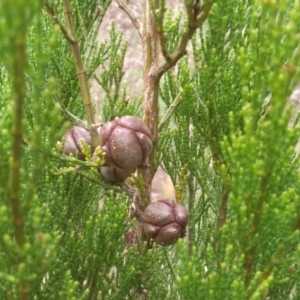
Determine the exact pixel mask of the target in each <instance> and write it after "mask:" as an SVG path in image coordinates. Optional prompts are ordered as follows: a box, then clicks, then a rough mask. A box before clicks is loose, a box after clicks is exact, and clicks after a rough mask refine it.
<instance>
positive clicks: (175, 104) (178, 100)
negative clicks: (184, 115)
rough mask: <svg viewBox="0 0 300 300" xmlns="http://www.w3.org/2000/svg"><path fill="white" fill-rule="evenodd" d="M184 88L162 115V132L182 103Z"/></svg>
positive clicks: (195, 72)
mask: <svg viewBox="0 0 300 300" xmlns="http://www.w3.org/2000/svg"><path fill="white" fill-rule="evenodd" d="M197 71H198V68H197V67H196V68H195V70H194V72H193V74H192V76H191V78H190V80H189V83H191V82H192V81H193V80H194V78H195V76H196V75H197ZM182 91H183V90H182V89H180V91H179V93H178V94H177V96H176V98H175V100H174V101H173V102H172V103H171V104H170V106H169V108H168V109H167V111H166V113H165V114H164V116H163V117H162V119H161V121H160V123H159V125H158V131H159V132H161V131H162V129H163V128H164V126H165V125H166V123H167V121H168V120H169V119H170V117H171V115H172V114H173V112H174V110H175V109H176V108H177V107H178V106H179V105H180V104H181V103H182V101H183V99H182V97H181V94H182Z"/></svg>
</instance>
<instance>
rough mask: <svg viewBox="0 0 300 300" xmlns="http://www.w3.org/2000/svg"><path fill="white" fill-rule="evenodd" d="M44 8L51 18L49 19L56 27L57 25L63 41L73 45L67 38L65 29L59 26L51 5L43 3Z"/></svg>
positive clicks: (46, 2) (68, 37)
mask: <svg viewBox="0 0 300 300" xmlns="http://www.w3.org/2000/svg"><path fill="white" fill-rule="evenodd" d="M44 8H45V10H46V12H47V13H48V14H49V16H50V17H51V19H52V20H53V21H54V23H55V24H56V25H58V27H59V29H60V31H61V32H62V34H63V35H64V37H65V39H66V40H67V41H68V42H69V43H73V42H74V41H73V40H72V38H71V37H70V36H69V34H68V32H67V30H66V29H65V27H64V26H63V25H62V24H61V22H60V21H59V19H58V18H57V15H56V14H55V12H54V9H53V7H51V5H50V4H49V2H48V1H45V3H44Z"/></svg>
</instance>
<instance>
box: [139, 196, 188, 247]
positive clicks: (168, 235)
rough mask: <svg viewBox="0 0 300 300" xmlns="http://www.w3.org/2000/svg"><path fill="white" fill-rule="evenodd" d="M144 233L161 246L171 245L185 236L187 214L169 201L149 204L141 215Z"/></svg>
mask: <svg viewBox="0 0 300 300" xmlns="http://www.w3.org/2000/svg"><path fill="white" fill-rule="evenodd" d="M143 222H144V232H145V234H146V236H147V237H148V238H151V239H153V241H154V242H155V243H157V244H159V245H161V246H169V245H173V244H174V243H176V242H177V240H178V239H179V238H182V237H184V236H185V234H186V226H187V223H188V212H187V210H186V209H185V208H184V207H183V206H182V205H180V204H176V203H175V202H174V201H173V200H171V199H164V200H159V201H157V202H152V203H150V204H149V205H148V206H147V207H146V209H145V211H144V214H143Z"/></svg>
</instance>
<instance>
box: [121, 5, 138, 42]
mask: <svg viewBox="0 0 300 300" xmlns="http://www.w3.org/2000/svg"><path fill="white" fill-rule="evenodd" d="M116 2H117V3H118V5H119V7H120V8H121V9H122V10H124V12H125V13H126V14H127V16H128V17H129V19H130V20H131V23H132V24H133V26H134V27H135V28H136V29H137V30H138V33H139V35H140V37H141V38H142V37H143V33H142V28H143V22H142V21H141V18H140V16H139V15H138V14H137V13H136V12H135V11H134V9H133V8H132V7H131V6H130V4H129V3H125V1H123V0H116Z"/></svg>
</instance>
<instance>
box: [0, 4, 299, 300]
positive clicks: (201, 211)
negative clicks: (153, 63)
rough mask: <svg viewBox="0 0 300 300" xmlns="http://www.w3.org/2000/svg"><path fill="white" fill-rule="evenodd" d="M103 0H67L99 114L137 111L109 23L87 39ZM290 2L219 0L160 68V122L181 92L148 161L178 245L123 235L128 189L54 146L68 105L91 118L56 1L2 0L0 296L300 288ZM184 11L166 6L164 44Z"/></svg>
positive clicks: (120, 42) (294, 8)
mask: <svg viewBox="0 0 300 300" xmlns="http://www.w3.org/2000/svg"><path fill="white" fill-rule="evenodd" d="M192 2H193V1H189V0H186V1H185V3H186V4H191V3H192ZM203 2H205V1H203ZM160 3H162V4H164V2H163V1H160ZM193 3H194V2H193ZM195 3H196V1H195ZM109 5H110V1H95V0H88V1H79V0H74V1H72V6H73V18H74V22H75V31H76V34H77V37H78V41H79V46H80V51H81V53H82V56H83V58H84V59H83V60H84V66H85V68H86V70H87V76H88V78H89V80H90V83H91V84H93V86H94V85H99V86H101V89H100V90H99V91H100V92H101V95H95V94H93V95H94V97H95V98H98V99H99V101H101V105H100V106H99V107H100V108H101V111H99V110H98V111H97V113H99V114H100V113H101V116H98V119H100V120H102V121H108V120H111V119H113V118H114V117H115V116H122V115H128V114H132V115H137V116H141V115H142V107H141V101H142V95H141V91H142V87H141V86H138V87H136V89H135V88H132V87H130V89H129V90H130V93H128V87H126V86H125V85H124V84H123V82H122V79H123V76H125V75H124V73H123V72H124V68H123V65H124V60H125V57H126V56H125V53H126V49H127V42H126V41H125V40H124V39H122V33H121V32H119V31H118V30H117V29H116V28H117V24H116V26H114V25H112V26H111V27H110V31H109V35H108V38H107V40H105V41H103V42H101V43H97V30H96V29H97V28H98V27H97V26H98V25H99V26H100V25H101V21H102V18H103V17H104V15H105V12H106V10H107V9H108V7H109ZM299 8H300V7H299V1H292V0H287V1H267V0H265V1H248V0H247V1H246V0H245V1H242V0H239V1H215V4H214V5H213V7H212V9H211V12H210V15H209V17H208V21H207V22H206V23H205V24H204V25H203V26H202V27H201V28H200V29H199V30H197V31H196V33H195V35H194V36H193V38H192V41H191V43H190V45H189V51H188V54H189V55H188V56H185V57H184V58H182V59H181V60H180V62H179V63H178V65H177V66H176V67H175V68H173V69H171V70H170V71H169V72H167V73H166V74H165V75H164V77H163V79H162V83H161V85H160V103H161V113H160V121H161V120H162V119H163V115H164V112H165V110H166V109H167V108H168V107H170V105H172V103H173V102H174V101H176V99H179V103H180V105H179V106H178V107H177V108H176V109H175V110H174V112H173V114H172V115H171V118H170V119H168V120H167V122H166V124H165V126H164V127H163V129H162V131H161V132H160V141H159V145H158V152H157V154H158V161H159V164H160V165H161V166H162V167H163V168H164V169H165V170H166V171H167V172H168V174H169V175H170V176H171V178H172V181H173V183H174V185H176V186H177V192H178V191H179V193H177V195H178V196H179V197H181V199H180V200H182V201H183V204H184V205H185V206H186V207H187V209H188V211H189V214H190V222H189V225H188V235H187V237H186V238H184V239H183V240H180V241H179V242H178V243H177V244H175V245H174V246H172V247H168V248H161V247H158V246H156V245H154V247H153V249H150V250H148V251H145V252H142V253H139V251H138V250H137V247H136V246H134V247H132V248H129V249H126V247H125V241H124V236H123V235H124V233H125V232H126V231H127V230H129V228H130V227H133V226H134V222H133V221H132V220H130V218H129V209H130V208H129V207H130V204H131V199H130V197H128V196H127V195H126V194H125V193H122V192H120V189H119V188H118V187H116V186H110V185H108V184H106V183H104V182H103V180H101V178H99V176H98V174H97V171H96V169H95V168H94V167H88V166H86V165H84V164H83V165H80V164H79V162H78V161H77V160H75V159H71V160H66V159H63V157H62V156H61V154H60V153H59V150H58V149H57V147H56V144H57V141H59V140H61V139H62V136H63V134H64V132H65V131H66V129H67V128H68V127H69V126H70V125H71V124H73V123H74V122H75V121H74V119H72V118H71V117H70V114H68V113H67V112H70V113H72V114H73V115H75V116H77V117H78V118H79V119H82V120H84V119H85V118H86V116H85V114H84V107H83V104H82V101H81V96H80V90H79V83H78V79H77V75H76V70H75V64H74V61H73V57H72V53H71V50H70V47H69V44H68V42H67V40H66V38H65V37H64V35H63V34H62V33H61V30H60V27H59V25H58V23H57V22H56V21H55V20H59V22H61V25H62V26H64V16H63V8H62V3H61V2H60V1H56V0H51V1H50V0H49V1H46V2H44V1H37V0H28V1H26V2H25V1H21V0H16V1H9V0H2V1H0V11H1V15H2V16H1V18H0V40H1V46H0V299H45V300H46V299H47V300H48V299H53V300H54V299H55V300H56V299H62V300H64V299H186V300H193V299H252V300H254V299H289V298H290V299H298V298H299V289H300V287H299V278H300V268H299V263H300V248H299V229H300V198H299V196H300V190H299V171H298V170H299V158H298V156H297V154H296V153H295V146H296V144H297V141H298V138H299V128H298V125H297V118H295V117H294V119H296V122H295V123H292V124H291V122H290V120H291V115H292V112H293V111H292V108H291V107H289V106H287V105H286V103H287V99H288V98H289V96H290V95H291V93H292V91H293V89H294V88H295V86H296V85H297V83H298V81H299V77H300V76H299V75H300V74H299V72H300V61H299V58H300V55H299V54H300V53H299V45H300V43H299V41H300V21H299V20H300V9H299ZM95 11H96V12H97V14H93V13H92V12H95ZM51 14H52V18H51ZM175 15H177V17H175ZM53 16H54V18H53ZM124 16H125V15H124ZM55 18H56V19H55ZM117 21H118V20H115V22H117ZM55 22H56V24H55ZM184 22H185V14H184V12H183V13H182V14H181V13H180V12H178V11H177V10H175V11H173V13H172V12H171V10H170V9H169V10H167V11H166V13H165V20H164V30H165V33H166V36H167V40H168V42H167V49H168V50H169V51H170V52H172V51H173V50H174V49H176V47H177V45H178V41H179V37H180V35H181V34H182V31H183V30H184V28H185V27H184ZM132 30H134V28H132ZM96 70H98V71H100V72H96ZM132 71H133V72H132ZM95 72H96V73H95ZM126 72H127V73H129V74H132V75H129V76H135V75H136V74H135V72H136V71H135V70H131V69H130V68H126ZM131 72H132V73H131ZM94 75H97V76H96V77H97V78H96V79H95V78H94ZM127 76H128V75H127ZM92 82H93V83H92ZM137 82H138V83H139V82H140V81H138V79H137ZM128 99H130V101H128ZM293 113H294V112H293ZM294 114H295V113H294ZM16 141H17V144H18V143H19V145H21V146H20V149H21V152H20V155H19V156H18V147H17V146H18V145H17V144H16ZM18 172H19V173H18ZM16 174H19V175H16ZM16 178H19V179H18V180H16ZM178 187H182V189H181V191H180V190H179V189H178ZM15 199H18V200H19V201H18V207H17V211H19V217H16V206H15V203H16V201H15ZM177 200H179V199H177ZM222 205H225V207H227V215H226V222H225V218H224V214H223V216H222V212H223V213H225V211H224V209H223V208H222ZM22 230H23V232H22ZM147 297H148V298H147Z"/></svg>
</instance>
